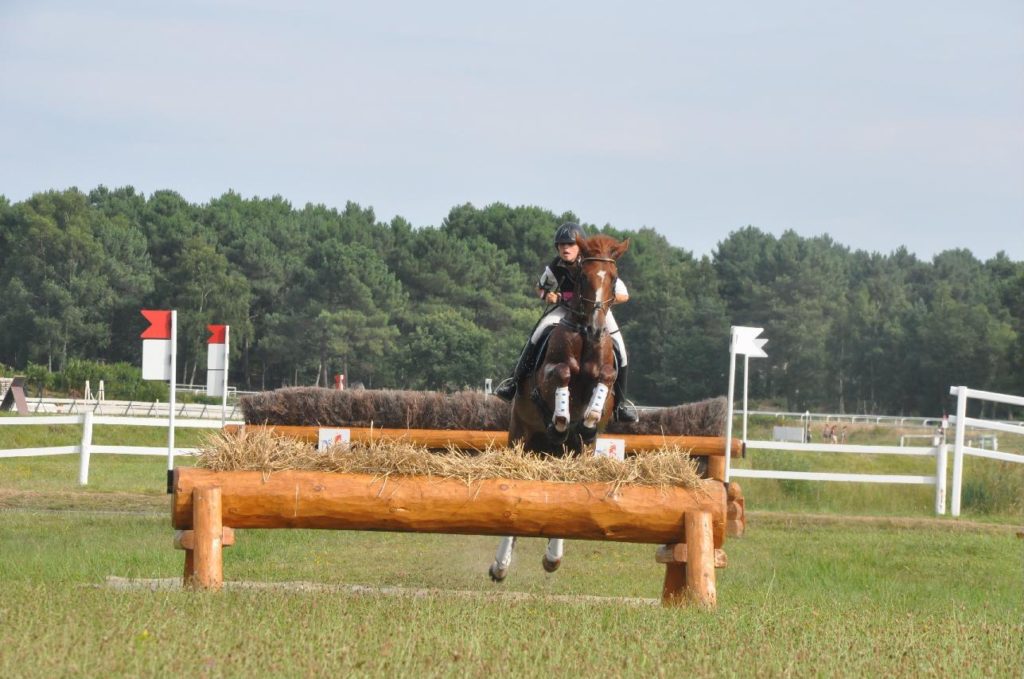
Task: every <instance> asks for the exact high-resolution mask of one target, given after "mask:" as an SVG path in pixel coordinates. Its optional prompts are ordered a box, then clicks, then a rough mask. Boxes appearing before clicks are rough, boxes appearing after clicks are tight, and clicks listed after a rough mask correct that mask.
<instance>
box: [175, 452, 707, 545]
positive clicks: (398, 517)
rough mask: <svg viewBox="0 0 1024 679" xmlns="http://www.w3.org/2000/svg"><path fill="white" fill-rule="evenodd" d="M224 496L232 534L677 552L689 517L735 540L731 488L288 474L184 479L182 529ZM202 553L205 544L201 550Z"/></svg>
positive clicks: (190, 475)
mask: <svg viewBox="0 0 1024 679" xmlns="http://www.w3.org/2000/svg"><path fill="white" fill-rule="evenodd" d="M211 485H217V486H220V487H221V488H222V502H223V521H224V525H225V526H230V527H232V528H335V529H347V530H383V531H400V532H422V533H454V534H462V535H500V536H504V535H517V536H523V537H547V538H552V537H556V538H568V539H583V540H611V541H617V542H640V543H654V544H661V543H669V542H677V541H678V540H679V539H680V536H681V535H683V516H684V515H685V514H686V513H688V512H708V513H709V515H710V516H711V517H712V519H711V521H712V525H713V526H714V536H715V545H716V546H721V545H722V543H723V542H724V540H725V499H726V496H725V486H724V484H722V483H720V482H717V481H712V480H706V481H703V482H702V485H701V486H700V487H699V488H697V489H694V490H687V489H683V488H671V487H670V488H654V487H645V486H623V487H621V488H619V489H618V490H616V491H615V492H614V493H611V492H610V488H609V486H608V485H606V484H597V483H588V484H575V483H555V482H549V481H513V480H509V479H487V480H481V481H478V482H474V483H472V484H470V485H467V484H465V483H463V482H462V481H458V480H453V479H441V478H436V477H389V478H378V477H374V476H370V475H364V474H334V473H327V472H311V471H285V472H275V473H273V474H270V475H264V474H262V473H260V472H213V471H209V470H206V469H197V468H192V467H179V468H178V469H175V470H174V495H173V500H172V522H173V525H174V527H175V528H178V529H187V528H192V527H193V526H192V522H193V518H192V517H193V507H192V505H193V500H192V490H193V489H194V488H197V487H201V486H211ZM197 547H198V543H197Z"/></svg>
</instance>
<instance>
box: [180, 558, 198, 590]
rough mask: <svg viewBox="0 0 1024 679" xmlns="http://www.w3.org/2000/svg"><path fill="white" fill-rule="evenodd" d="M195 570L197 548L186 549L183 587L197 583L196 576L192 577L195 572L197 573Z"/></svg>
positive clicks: (182, 579)
mask: <svg viewBox="0 0 1024 679" xmlns="http://www.w3.org/2000/svg"><path fill="white" fill-rule="evenodd" d="M195 571H196V557H195V550H192V549H186V550H185V574H184V576H182V578H181V586H182V587H193V586H194V585H195V584H196V583H195V578H193V577H192V575H193V573H195Z"/></svg>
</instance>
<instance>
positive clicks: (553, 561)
mask: <svg viewBox="0 0 1024 679" xmlns="http://www.w3.org/2000/svg"><path fill="white" fill-rule="evenodd" d="M564 554H565V540H563V539H562V538H551V539H550V540H548V548H547V549H546V550H545V551H544V558H543V559H541V562H540V563H541V565H542V566H544V570H545V571H547V572H548V573H554V572H555V571H557V570H558V567H559V566H561V565H562V555H564Z"/></svg>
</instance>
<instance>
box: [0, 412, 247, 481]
mask: <svg viewBox="0 0 1024 679" xmlns="http://www.w3.org/2000/svg"><path fill="white" fill-rule="evenodd" d="M61 424H64V425H78V426H81V427H82V437H81V440H80V442H79V444H78V445H74V446H46V447H44V448H14V449H8V450H0V459H2V458H10V457H39V456H46V455H78V456H79V465H78V483H79V484H80V485H83V486H85V485H88V483H89V461H90V457H91V456H92V455H93V454H104V453H107V454H114V455H151V456H154V457H166V456H167V454H168V452H167V446H111V445H98V444H95V443H93V426H95V425H121V426H129V427H162V428H164V429H166V428H167V427H168V426H169V424H170V423H169V419H168V418H167V417H120V416H114V415H96V414H94V413H93V412H92V411H91V410H86V411H85V412H83V413H79V414H75V415H41V416H40V415H29V416H27V417H24V416H23V417H0V427H6V426H50V425H61ZM231 424H241V422H232V423H231ZM174 427H175V429H220V422H219V421H212V420H175V423H174ZM195 452H196V450H195V448H177V447H176V448H175V449H174V454H175V455H194V454H195Z"/></svg>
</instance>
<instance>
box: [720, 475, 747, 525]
mask: <svg viewBox="0 0 1024 679" xmlns="http://www.w3.org/2000/svg"><path fill="white" fill-rule="evenodd" d="M746 505H747V503H746V500H745V499H743V489H742V488H740V484H738V483H736V482H735V481H733V482H731V483H730V484H729V486H728V493H727V494H726V523H725V532H726V534H727V535H729V536H730V537H737V538H738V537H742V536H743V534H744V533H746V532H747V506H746Z"/></svg>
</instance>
